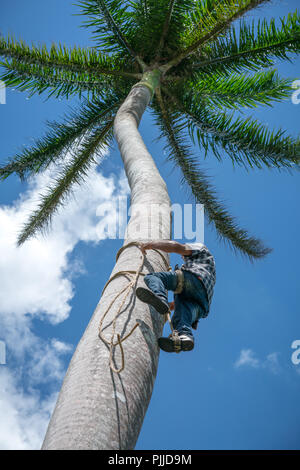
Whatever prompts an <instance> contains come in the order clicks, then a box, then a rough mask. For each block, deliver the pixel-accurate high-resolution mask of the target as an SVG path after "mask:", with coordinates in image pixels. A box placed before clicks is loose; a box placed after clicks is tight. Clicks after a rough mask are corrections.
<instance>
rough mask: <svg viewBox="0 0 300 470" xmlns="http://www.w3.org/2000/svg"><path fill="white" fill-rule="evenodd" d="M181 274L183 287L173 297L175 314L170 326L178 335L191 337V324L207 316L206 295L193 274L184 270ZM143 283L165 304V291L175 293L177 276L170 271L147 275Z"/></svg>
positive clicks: (166, 296)
mask: <svg viewBox="0 0 300 470" xmlns="http://www.w3.org/2000/svg"><path fill="white" fill-rule="evenodd" d="M182 272H183V274H184V287H183V290H182V292H181V293H180V294H175V295H174V303H175V313H174V315H173V317H172V324H173V327H174V329H175V330H177V331H179V332H180V333H185V334H187V335H189V336H193V333H192V324H193V323H194V322H196V321H198V320H199V318H203V317H206V316H207V314H208V311H209V306H208V300H207V294H206V290H205V287H204V285H203V284H202V282H201V281H200V279H198V278H197V276H195V274H193V273H191V272H189V271H184V270H182ZM144 281H145V283H146V285H147V286H148V287H149V289H150V290H152V291H153V292H154V293H155V294H156V295H159V296H160V297H161V298H162V299H163V300H164V301H165V302H167V303H168V294H167V293H166V290H167V291H168V290H172V291H175V290H176V287H177V275H176V274H175V273H174V272H172V271H169V272H165V271H163V272H158V273H150V274H147V275H146V276H145V277H144Z"/></svg>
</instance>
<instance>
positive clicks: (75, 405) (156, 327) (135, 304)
mask: <svg viewBox="0 0 300 470" xmlns="http://www.w3.org/2000/svg"><path fill="white" fill-rule="evenodd" d="M150 96H151V93H150V91H149V89H148V88H147V87H145V86H139V87H134V88H133V89H132V90H131V92H130V94H129V96H128V98H127V100H126V101H125V103H124V104H123V105H122V107H121V108H120V110H119V112H118V114H117V117H116V119H115V137H116V140H117V142H118V145H119V148H120V152H121V155H122V159H123V161H124V167H125V171H126V174H127V177H128V182H129V185H130V188H131V209H132V213H131V217H130V220H129V224H128V227H127V229H128V232H127V237H126V239H125V241H124V244H127V243H129V242H130V241H133V240H137V239H141V238H142V239H147V238H162V239H169V238H170V200H169V196H168V193H167V189H166V185H165V183H164V181H163V180H162V178H161V176H160V174H159V172H158V170H157V167H156V165H155V163H154V161H153V159H152V157H151V155H150V154H149V152H148V151H147V149H146V147H145V145H144V143H143V140H142V138H141V136H140V134H139V132H138V130H137V127H138V125H139V122H140V119H141V117H142V114H143V112H144V110H145V109H146V107H147V105H148V102H149V100H150ZM155 205H159V206H160V213H159V214H155V213H154V214H153V212H152V217H149V213H150V212H149V211H148V210H147V209H150V207H152V208H153V206H155ZM141 207H142V208H143V210H140V208H141ZM145 228H146V229H147V230H150V232H149V234H147V235H146V236H145V235H144V233H143V237H140V236H139V235H140V232H139V230H144V229H145ZM164 256H165V259H166V261H167V262H168V257H167V255H166V254H164ZM140 260H141V253H140V250H139V249H138V248H137V247H130V248H127V249H126V250H124V251H123V252H122V253H121V255H120V257H119V259H118V261H117V263H116V265H115V267H114V269H113V271H112V273H111V276H112V275H114V274H115V273H116V272H118V271H123V270H136V269H137V268H138V266H139V264H140ZM165 269H166V267H165V264H164V262H163V260H162V258H161V256H160V255H159V253H156V252H154V251H148V252H147V259H146V260H145V263H144V267H143V272H151V271H163V270H165ZM127 283H128V278H126V277H125V276H119V277H117V278H116V279H114V280H113V281H112V282H111V283H109V284H108V286H107V288H106V289H105V291H104V293H103V296H102V298H101V300H100V302H99V304H98V306H97V307H96V310H95V312H94V314H93V316H92V318H91V320H90V322H89V324H88V326H87V328H86V331H85V333H84V335H83V337H82V339H81V340H80V342H79V344H78V346H77V349H76V351H75V353H74V356H73V358H72V360H71V362H70V365H69V368H68V371H67V373H66V377H65V379H64V382H63V386H62V389H61V392H60V394H59V397H58V401H57V404H56V407H55V410H54V413H53V415H52V418H51V421H50V423H49V427H48V430H47V433H46V437H45V440H44V443H43V447H42V449H45V450H46V449H53V450H54V449H65V450H67V449H74V450H76V449H78V450H79V449H90V450H102V449H111V450H112V449H113V450H119V449H133V448H134V447H135V444H136V441H137V438H138V435H139V432H140V429H141V426H142V423H143V419H144V416H145V413H146V410H147V407H148V404H149V401H150V398H151V394H152V390H153V385H154V381H155V377H156V373H157V366H158V358H159V348H158V346H157V338H158V337H159V336H161V333H162V329H163V319H162V317H161V316H160V315H159V314H158V313H157V312H156V311H155V310H154V309H153V308H152V307H149V306H148V305H146V304H144V303H142V302H140V301H139V300H138V299H137V298H136V297H135V295H134V293H133V292H131V293H130V294H129V296H128V298H127V300H126V302H125V305H124V307H123V308H122V310H121V314H120V316H119V317H118V321H117V331H118V332H120V333H122V336H124V335H126V334H127V333H128V332H129V331H130V330H131V328H132V327H133V326H134V325H135V323H136V321H137V320H138V321H139V324H140V326H139V327H138V328H137V329H136V330H135V331H134V333H133V334H132V335H131V336H130V337H129V338H128V339H127V340H126V341H124V343H123V346H124V353H125V361H126V362H125V369H124V370H123V371H122V372H121V373H120V374H119V375H117V374H115V373H113V372H112V371H111V369H110V367H109V348H108V346H107V345H106V344H105V343H104V342H103V341H101V340H100V339H99V337H98V326H99V322H100V318H101V316H102V315H103V313H104V312H105V310H106V308H107V307H108V305H109V303H110V302H111V300H112V298H113V297H114V296H115V295H116V294H117V293H118V292H119V291H120V290H121V289H122V288H123V287H124V286H125V285H126V284H127ZM138 285H144V282H143V277H142V276H141V277H140V279H139V281H138ZM119 302H120V300H118V301H117V303H116V304H115V305H114V306H113V307H112V309H111V310H110V313H109V314H108V315H107V317H106V320H105V322H104V331H103V333H104V335H105V337H106V338H108V339H109V338H110V333H111V331H112V326H111V321H112V318H113V316H114V313H115V312H116V309H117V307H118V305H119ZM82 313H83V314H85V312H82ZM114 357H115V361H116V365H117V366H119V365H120V351H119V348H116V350H115V356H114Z"/></svg>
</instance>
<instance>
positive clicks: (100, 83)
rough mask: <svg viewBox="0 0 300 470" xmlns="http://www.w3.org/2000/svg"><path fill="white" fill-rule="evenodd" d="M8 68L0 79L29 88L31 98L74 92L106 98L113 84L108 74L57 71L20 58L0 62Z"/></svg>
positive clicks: (7, 83)
mask: <svg viewBox="0 0 300 470" xmlns="http://www.w3.org/2000/svg"><path fill="white" fill-rule="evenodd" d="M0 66H2V67H3V68H4V69H5V70H6V71H5V72H4V73H3V74H2V75H1V76H0V80H2V81H4V83H5V85H6V86H7V87H10V88H16V89H18V90H20V91H27V92H28V95H29V97H31V96H33V95H34V94H36V93H37V94H39V95H40V94H42V93H47V98H50V97H55V98H67V99H68V98H70V97H72V96H74V95H77V96H79V98H81V97H82V95H83V94H84V93H86V94H87V95H88V96H91V97H92V99H95V98H96V97H99V96H101V97H104V96H105V92H106V90H107V89H108V88H109V86H110V85H111V80H112V79H110V80H108V79H107V78H106V77H101V78H98V77H95V76H93V75H88V74H77V73H76V72H69V71H68V72H67V71H65V70H58V71H57V70H55V69H52V68H51V67H50V68H48V67H41V66H38V65H34V64H33V65H31V64H22V63H20V62H18V61H17V60H15V59H13V60H11V61H5V62H0Z"/></svg>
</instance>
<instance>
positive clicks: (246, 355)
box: [234, 349, 259, 368]
mask: <svg viewBox="0 0 300 470" xmlns="http://www.w3.org/2000/svg"><path fill="white" fill-rule="evenodd" d="M234 365H235V367H242V366H249V367H254V368H256V367H259V360H258V359H257V358H256V357H255V354H254V352H253V351H252V350H251V349H242V350H241V352H240V356H239V358H238V359H237V360H236V362H235V363H234Z"/></svg>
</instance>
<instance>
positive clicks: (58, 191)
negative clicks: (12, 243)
mask: <svg viewBox="0 0 300 470" xmlns="http://www.w3.org/2000/svg"><path fill="white" fill-rule="evenodd" d="M112 126H113V119H112V118H111V119H109V120H107V121H105V122H104V123H103V124H102V126H98V127H97V128H96V129H95V130H93V131H92V132H90V133H89V134H88V135H87V136H86V137H85V139H84V140H83V142H82V143H81V146H80V149H79V150H78V149H76V152H75V153H74V152H73V154H72V158H71V161H70V162H68V163H66V165H65V167H64V168H63V170H62V171H61V173H60V175H59V176H58V177H57V178H56V180H55V182H54V184H53V186H52V187H50V188H49V190H48V191H47V192H46V194H44V195H43V196H42V197H41V202H40V204H39V206H38V208H37V210H36V211H35V212H33V214H32V215H31V216H30V217H29V220H28V222H27V223H26V224H25V226H24V227H23V230H22V232H21V234H20V235H19V238H18V245H22V244H23V243H24V242H25V241H26V240H28V239H29V238H30V237H32V236H33V235H35V234H36V232H37V231H44V230H46V229H47V228H48V227H49V224H50V222H51V219H52V217H53V214H54V213H55V212H56V211H57V209H58V208H59V207H60V206H61V205H62V204H63V203H65V202H66V200H67V198H68V196H69V195H70V191H71V189H72V187H73V186H74V184H80V183H82V181H83V180H84V179H85V178H86V177H87V175H88V170H89V169H90V167H91V165H92V164H93V163H96V156H97V155H98V154H99V153H100V154H101V150H102V151H103V150H104V149H105V147H106V146H107V145H108V144H109V141H110V140H111V139H112Z"/></svg>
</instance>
